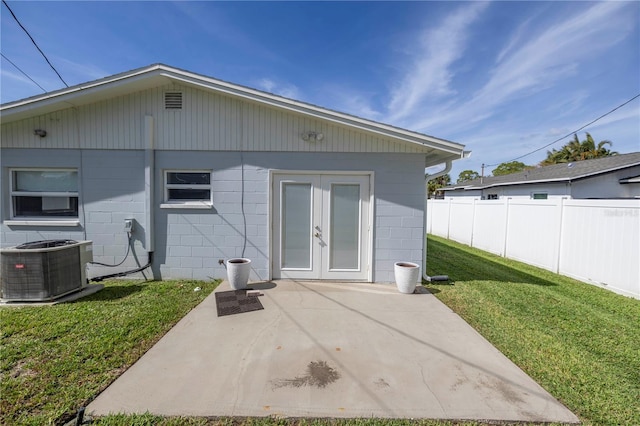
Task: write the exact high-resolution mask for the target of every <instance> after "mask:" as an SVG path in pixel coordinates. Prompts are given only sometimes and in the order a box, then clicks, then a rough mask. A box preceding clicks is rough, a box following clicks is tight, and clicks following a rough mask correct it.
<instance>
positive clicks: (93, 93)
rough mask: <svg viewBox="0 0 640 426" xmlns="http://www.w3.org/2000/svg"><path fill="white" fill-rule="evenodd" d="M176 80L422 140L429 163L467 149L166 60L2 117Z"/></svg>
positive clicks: (15, 105)
mask: <svg viewBox="0 0 640 426" xmlns="http://www.w3.org/2000/svg"><path fill="white" fill-rule="evenodd" d="M172 82H173V83H180V84H185V85H189V86H192V87H197V88H200V89H204V90H210V91H213V92H217V93H220V94H225V95H230V96H234V97H238V98H242V99H245V100H249V101H252V102H257V103H260V104H265V105H269V106H273V107H276V108H281V109H285V110H289V111H292V112H296V113H300V114H304V115H307V116H310V117H314V118H319V119H324V120H328V121H331V122H334V123H337V124H341V125H345V126H348V127H352V128H357V129H360V130H364V131H367V132H372V133H376V134H378V135H381V136H385V137H389V138H393V139H395V140H401V141H404V142H409V143H412V144H416V145H419V146H422V147H423V148H424V152H425V153H427V154H430V161H428V164H427V165H435V164H439V163H443V162H445V161H450V160H455V159H458V158H462V157H463V156H464V155H465V151H464V145H461V144H458V143H455V142H451V141H448V140H445V139H440V138H436V137H433V136H429V135H425V134H422V133H418V132H413V131H410V130H406V129H402V128H399V127H394V126H391V125H388V124H383V123H379V122H375V121H372V120H368V119H364V118H360V117H356V116H354V115H349V114H345V113H341V112H337V111H333V110H330V109H326V108H322V107H319V106H316V105H312V104H308V103H304V102H300V101H296V100H293V99H288V98H284V97H282V96H278V95H274V94H272V93H267V92H263V91H260V90H256V89H252V88H249V87H245V86H240V85H237V84H233V83H229V82H226V81H222V80H217V79H214V78H211V77H207V76H204V75H201V74H196V73H192V72H189V71H185V70H181V69H178V68H173V67H170V66H167V65H164V64H154V65H149V66H147V67H143V68H138V69H135V70H132V71H127V72H124V73H121V74H116V75H113V76H110V77H105V78H102V79H99V80H95V81H91V82H88V83H83V84H79V85H76V86H72V87H68V88H65V89H61V90H56V91H53V92H48V93H45V94H43V95H37V96H33V97H30V98H26V99H22V100H18V101H15V102H9V103H6V104H3V105H0V117H1V118H2V122H3V123H9V122H13V121H18V120H22V119H25V118H29V117H33V116H36V115H42V114H47V113H51V112H54V111H58V110H61V109H65V108H69V107H78V106H81V105H87V104H90V103H94V102H97V101H101V100H104V99H108V98H112V97H115V96H120V95H124V94H128V93H132V92H135V91H141V90H145V89H149V88H153V87H158V86H161V85H166V84H169V83H172Z"/></svg>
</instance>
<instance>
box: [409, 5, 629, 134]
mask: <svg viewBox="0 0 640 426" xmlns="http://www.w3.org/2000/svg"><path fill="white" fill-rule="evenodd" d="M626 6H627V4H626V3H623V2H606V3H597V4H595V5H594V6H592V7H590V8H588V9H587V10H585V11H583V12H582V13H580V14H578V15H576V16H573V17H570V18H569V19H564V20H561V21H558V22H556V23H554V24H553V25H551V26H549V27H548V28H546V29H544V30H542V31H540V32H539V33H538V34H534V35H532V36H531V37H530V38H529V40H527V41H523V42H522V43H519V45H518V44H515V43H512V46H509V45H507V46H508V49H507V50H503V52H504V53H501V55H502V57H501V58H500V59H501V62H499V63H498V64H497V65H496V66H495V67H494V68H493V69H492V70H491V71H490V72H489V75H490V78H489V79H488V80H487V82H486V83H485V84H484V85H483V86H482V87H481V88H480V89H479V90H478V91H477V92H476V93H475V94H474V96H473V97H472V98H471V99H470V100H469V101H466V102H463V103H461V104H458V105H456V106H454V107H451V108H441V109H439V110H438V111H436V112H435V113H432V114H429V118H427V119H424V118H422V117H423V116H424V115H422V117H415V119H414V120H413V121H412V123H411V126H412V127H413V128H417V129H429V128H434V127H438V128H442V127H446V126H450V125H452V124H454V123H455V125H456V126H461V125H463V126H465V127H467V128H470V127H472V126H473V125H474V124H475V123H478V122H479V121H481V120H484V119H486V118H488V117H490V116H492V115H493V113H494V112H495V110H496V109H497V108H499V107H504V106H505V105H507V104H508V103H510V102H513V101H516V100H518V99H519V98H521V97H523V96H527V95H530V94H533V93H536V92H538V91H541V90H544V89H548V88H550V87H553V86H554V85H556V84H557V83H559V82H560V81H562V80H564V79H566V78H567V77H569V76H572V75H574V74H575V73H577V72H578V71H579V69H578V68H579V65H580V63H581V62H583V61H585V60H587V59H589V58H591V57H592V56H593V55H595V54H596V53H598V52H600V51H602V50H603V49H606V48H608V47H610V46H612V45H614V44H615V43H617V42H618V41H620V40H621V39H623V38H624V37H626V36H627V35H628V32H629V31H630V30H631V28H632V25H633V23H632V19H630V17H629V14H628V13H626V11H625V7H626ZM515 38H521V34H519V33H518V32H516V35H515Z"/></svg>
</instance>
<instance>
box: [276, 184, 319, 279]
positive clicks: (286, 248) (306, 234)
mask: <svg viewBox="0 0 640 426" xmlns="http://www.w3.org/2000/svg"><path fill="white" fill-rule="evenodd" d="M311 190H312V186H311V184H310V183H289V182H283V183H282V200H281V206H282V211H281V215H280V220H281V221H282V222H281V223H282V226H281V228H280V229H281V230H282V231H281V232H282V245H281V247H282V256H281V259H282V260H281V264H282V268H295V269H310V268H311Z"/></svg>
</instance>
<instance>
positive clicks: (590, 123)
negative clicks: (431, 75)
mask: <svg viewBox="0 0 640 426" xmlns="http://www.w3.org/2000/svg"><path fill="white" fill-rule="evenodd" d="M3 1H4V0H3ZM637 98H640V93H638V94H637V95H635V96H634V97H633V98H631V99H629V100H628V101H626V102H624V103H622V104H620V105H618V106H617V107H615V108H614V109H612V110H611V111H609V112H606V113H604V114H602V115H601V116H600V117H598V118H596V119H595V120H592V121H590V122H588V123H587V124H585V125H584V126H582V127H580V128H579V129H576V130H574V131H573V132H569V133H567V134H566V135H564V136H562V137H561V138H558V139H556V140H554V141H553V142H551V143H548V144H546V145H544V146H541V147H540V148H537V149H534V150H533V151H531V152H529V153H527V154H524V155H521V156H520V157H516V158H514V159H513V160H511V161H516V160H519V159H521V158H524V157H527V156H529V155H531V154H533V153H536V152H538V151H542V150H543V149H545V148H548V147H550V146H551V145H553V144H554V143H556V142H560V141H561V140H562V139H564V138H567V137H569V136H571V135H573V134H576V133H578V132H579V131H580V130H582V129H584V128H585V127H588V126H590V125H592V124H593V123H595V122H596V121H598V120H600V119H602V118H604V117H606V116H607V115H609V114H611V113H613V112H614V111H617V110H619V109H620V108H622V107H623V106H625V105H626V104H628V103H629V102H631V101H633V100H635V99H637ZM511 161H507V162H508V163H510V162H511ZM498 164H500V163H497V164H485V165H484V166H485V167H493V166H497V165H498Z"/></svg>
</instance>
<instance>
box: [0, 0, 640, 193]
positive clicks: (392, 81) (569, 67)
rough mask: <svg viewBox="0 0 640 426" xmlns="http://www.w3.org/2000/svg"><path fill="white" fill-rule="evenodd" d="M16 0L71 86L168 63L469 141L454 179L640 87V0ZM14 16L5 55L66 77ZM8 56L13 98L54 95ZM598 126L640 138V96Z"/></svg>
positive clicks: (597, 130)
mask: <svg viewBox="0 0 640 426" xmlns="http://www.w3.org/2000/svg"><path fill="white" fill-rule="evenodd" d="M8 3H9V6H10V7H11V8H12V9H13V11H14V13H15V14H16V15H17V17H18V19H20V21H21V22H22V24H23V25H24V26H25V27H26V28H27V29H28V30H29V32H30V33H31V35H32V36H33V37H34V39H35V40H36V42H37V43H38V44H39V46H40V47H41V48H42V50H43V51H44V52H45V54H46V55H47V56H48V58H49V59H50V61H51V62H52V63H53V65H54V66H55V67H56V68H57V70H58V71H59V72H60V74H61V75H62V77H63V78H64V79H65V80H66V82H67V83H68V84H69V85H74V84H78V83H82V82H86V81H90V80H94V79H97V78H101V77H105V76H108V75H112V74H116V73H119V72H123V71H128V70H131V69H134V68H139V67H142V66H146V65H149V64H152V63H157V62H161V63H165V64H167V65H171V66H174V67H178V68H182V69H186V70H189V71H193V72H197V73H201V74H204V75H208V76H211V77H215V78H219V79H222V80H226V81H231V82H234V83H238V84H242V85H246V86H250V87H254V88H258V89H262V90H266V91H269V92H273V93H277V94H280V95H283V96H287V97H291V98H294V99H298V100H301V101H305V102H310V103H313V104H316V105H320V106H323V107H327V108H330V109H334V110H338V111H342V112H346V113H350V114H355V115H358V116H361V117H365V118H369V119H373V120H376V121H381V122H384V123H389V124H392V125H395V126H399V127H404V128H407V129H410V130H414V131H418V132H422V133H426V134H429V135H432V136H436V137H440V138H444V139H448V140H452V141H454V142H459V143H462V144H465V145H466V146H467V149H468V150H471V151H473V154H472V156H471V158H469V159H465V160H461V161H457V162H455V163H454V168H453V170H452V172H451V177H452V179H453V180H454V181H455V180H456V178H457V176H458V173H459V172H460V171H462V170H465V169H472V170H476V171H478V172H480V167H481V164H482V163H484V164H487V165H495V164H498V163H501V162H504V161H510V160H512V159H514V158H516V157H519V156H521V155H524V154H527V153H528V152H530V151H532V150H534V149H536V148H539V147H541V146H543V145H546V144H548V143H550V142H552V141H554V140H555V139H557V138H559V137H561V136H563V135H565V134H567V133H570V132H571V131H573V130H575V129H577V128H579V127H581V126H582V125H584V124H586V123H588V122H589V121H591V120H593V119H595V118H597V117H598V116H600V115H602V114H604V113H606V112H607V111H609V110H611V109H613V108H615V107H616V106H618V105H620V104H622V103H623V102H625V101H627V100H629V99H630V98H632V97H633V96H635V95H637V94H639V93H640V2H638V1H634V2H205V1H200V2H80V1H68V2H55V1H46V2H31V1H29V2H25V1H9V2H8ZM1 25H2V27H1V37H2V38H1V51H2V53H3V54H4V55H5V56H6V57H7V58H9V59H10V60H11V61H12V62H14V63H15V64H16V65H18V66H19V67H20V68H21V69H22V70H23V71H25V72H26V73H27V74H28V75H29V76H30V77H31V78H33V79H34V80H35V81H37V82H38V83H39V84H40V85H41V86H43V87H44V88H45V89H46V90H56V89H60V88H62V87H64V86H63V84H62V82H61V81H60V80H59V79H58V77H57V76H56V75H55V73H54V72H53V71H52V70H51V68H49V66H48V65H47V64H46V62H45V61H44V59H43V58H42V56H41V55H40V54H39V53H38V52H37V50H36V49H35V47H34V46H33V45H32V44H31V41H30V40H29V39H28V38H27V36H26V35H25V33H24V32H23V31H22V30H21V29H20V28H19V27H18V25H17V24H16V22H15V21H14V20H13V18H12V17H11V15H10V14H9V13H8V11H7V9H6V7H5V6H4V5H2V12H1ZM0 64H1V80H0V84H1V86H0V89H1V101H2V103H5V102H9V101H13V100H17V99H22V98H25V97H29V96H33V95H37V94H40V93H42V90H41V89H40V88H38V87H37V86H36V85H35V84H33V83H32V82H31V81H29V80H28V79H27V78H26V77H24V76H23V75H22V74H21V73H20V72H19V71H18V70H16V69H15V68H14V67H13V66H12V65H11V64H10V63H9V62H7V61H6V60H5V59H4V58H3V59H2V61H1V62H0ZM584 131H589V132H590V133H591V134H592V136H593V137H594V138H595V139H596V141H600V140H604V139H608V140H611V141H612V142H613V147H612V149H613V150H615V151H618V152H620V153H626V152H634V151H640V98H638V99H636V100H634V101H632V102H631V103H629V104H628V105H626V106H625V107H623V108H620V109H619V110H618V111H616V112H614V113H613V114H610V115H608V116H607V117H605V118H603V119H602V120H600V121H598V122H597V123H595V124H593V125H591V126H589V127H588V128H587V129H585V130H583V131H581V132H579V134H578V135H579V137H580V139H584ZM568 139H569V138H566V139H563V140H562V141H560V142H557V143H556V144H554V145H553V146H551V147H549V148H548V149H551V148H560V147H561V146H562V145H563V144H564V143H565V142H566V141H567V140H568ZM545 153H546V149H544V150H542V151H540V152H538V153H536V154H533V155H530V156H527V157H525V158H522V159H521V160H520V161H523V162H524V163H526V164H536V163H538V162H539V161H540V160H542V159H543V158H544V157H545ZM493 168H495V166H493V167H487V169H486V171H485V173H486V174H488V173H490V172H491V170H492V169H493Z"/></svg>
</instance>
